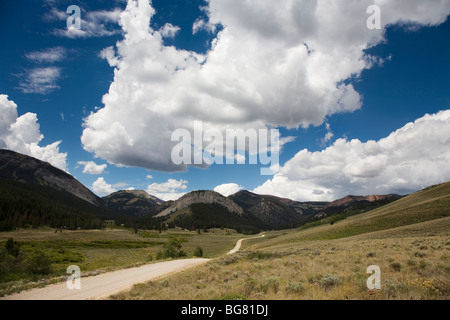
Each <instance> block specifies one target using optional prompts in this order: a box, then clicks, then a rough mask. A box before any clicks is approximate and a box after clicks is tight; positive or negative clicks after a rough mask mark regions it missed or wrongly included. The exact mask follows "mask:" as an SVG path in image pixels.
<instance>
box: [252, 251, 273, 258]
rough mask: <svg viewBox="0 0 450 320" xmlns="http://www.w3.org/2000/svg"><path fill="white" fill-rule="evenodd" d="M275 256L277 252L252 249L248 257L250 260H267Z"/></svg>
mask: <svg viewBox="0 0 450 320" xmlns="http://www.w3.org/2000/svg"><path fill="white" fill-rule="evenodd" d="M273 257H275V254H273V253H269V252H262V251H252V252H250V253H248V255H247V259H249V260H266V259H270V258H273Z"/></svg>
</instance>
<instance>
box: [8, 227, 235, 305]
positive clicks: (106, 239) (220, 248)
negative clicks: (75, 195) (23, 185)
mask: <svg viewBox="0 0 450 320" xmlns="http://www.w3.org/2000/svg"><path fill="white" fill-rule="evenodd" d="M242 237H243V236H242V235H239V234H237V233H236V232H235V231H234V230H229V229H224V230H222V229H210V230H209V231H208V232H201V233H197V232H191V231H185V230H181V229H171V230H168V231H162V232H161V233H159V232H158V231H142V230H139V231H138V233H135V232H134V231H133V230H130V229H125V228H108V229H106V230H76V231H72V230H63V231H62V232H60V231H58V232H55V229H52V228H45V227H44V228H39V229H22V230H17V231H10V232H1V233H0V248H3V247H4V246H5V244H6V241H7V240H8V239H9V238H13V239H14V240H15V241H16V242H17V244H18V246H19V247H20V252H21V255H20V257H19V258H21V257H22V256H23V258H22V259H19V260H20V263H21V264H25V263H26V261H27V257H29V256H32V255H33V254H35V253H38V254H40V253H43V254H44V255H45V256H47V257H48V258H49V260H50V263H51V267H52V271H51V272H49V273H48V274H45V275H43V274H29V273H27V272H24V271H19V272H15V273H5V272H3V273H1V272H0V275H1V277H0V296H2V295H5V294H9V293H13V292H18V291H20V290H23V289H27V288H30V287H36V286H44V285H47V284H49V283H54V282H57V281H62V280H64V279H65V276H66V275H67V274H66V270H67V267H68V266H70V265H77V266H79V267H80V269H81V272H82V276H89V275H95V274H99V273H103V272H108V271H113V270H117V269H123V268H130V267H136V266H139V265H143V264H146V263H155V262H157V260H156V257H157V254H158V251H162V250H163V249H164V244H165V243H167V242H168V241H169V240H170V239H172V238H176V239H179V240H181V243H182V250H183V252H184V253H185V254H186V257H192V256H193V255H194V251H195V249H196V248H198V247H200V248H202V251H203V257H207V258H215V257H218V256H220V255H221V254H223V253H226V252H227V251H229V250H230V249H232V248H233V247H234V245H235V243H236V241H237V240H238V239H240V238H242ZM0 271H1V270H0Z"/></svg>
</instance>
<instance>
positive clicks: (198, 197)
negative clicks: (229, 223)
mask: <svg viewBox="0 0 450 320" xmlns="http://www.w3.org/2000/svg"><path fill="white" fill-rule="evenodd" d="M197 203H206V204H214V203H216V204H219V205H221V206H223V207H225V208H226V209H227V210H228V211H230V212H233V213H236V214H238V215H243V214H244V210H243V209H242V208H241V207H240V206H238V205H237V204H236V203H235V202H234V201H233V200H231V199H229V198H227V197H224V196H223V195H221V194H220V193H218V192H215V191H211V190H197V191H192V192H189V193H188V194H185V195H184V196H182V197H181V198H180V199H178V200H176V201H174V202H173V203H172V205H170V206H169V207H168V208H166V209H165V210H163V211H162V212H160V213H159V214H158V215H157V216H156V217H164V216H168V215H170V214H172V213H174V212H176V211H179V210H181V209H184V208H187V207H189V206H191V205H193V204H197Z"/></svg>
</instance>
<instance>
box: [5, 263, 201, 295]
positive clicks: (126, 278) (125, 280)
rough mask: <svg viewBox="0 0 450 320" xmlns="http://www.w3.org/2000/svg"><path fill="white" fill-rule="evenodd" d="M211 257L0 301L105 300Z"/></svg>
mask: <svg viewBox="0 0 450 320" xmlns="http://www.w3.org/2000/svg"><path fill="white" fill-rule="evenodd" d="M208 261H209V259H182V260H173V261H165V262H159V263H154V264H148V265H145V266H141V267H137V268H130V269H123V270H118V271H113V272H108V273H104V274H101V275H98V276H93V277H87V278H81V289H79V290H76V289H73V290H69V289H68V288H67V284H66V282H63V283H58V284H53V285H49V286H47V287H44V288H37V289H31V290H28V291H23V292H20V293H17V294H13V295H10V296H6V297H2V298H0V300H86V299H102V298H106V297H109V296H110V295H112V294H115V293H118V292H120V291H124V290H127V289H129V288H131V287H132V286H133V285H134V284H137V283H142V282H146V281H150V280H152V279H155V278H159V277H161V276H166V275H169V274H171V273H174V272H179V271H182V270H186V269H188V268H191V267H195V266H198V265H201V264H203V263H206V262H208Z"/></svg>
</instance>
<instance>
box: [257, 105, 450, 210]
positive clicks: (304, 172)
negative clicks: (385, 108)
mask: <svg viewBox="0 0 450 320" xmlns="http://www.w3.org/2000/svg"><path fill="white" fill-rule="evenodd" d="M449 163H450V110H446V111H441V112H439V113H437V114H432V115H425V116H424V117H422V118H420V119H417V120H416V121H415V122H413V123H408V124H407V125H405V126H404V127H403V128H401V129H399V130H397V131H395V132H393V133H391V134H390V135H389V136H388V137H386V138H384V139H381V140H379V141H367V142H364V143H363V142H361V141H359V140H351V141H348V140H345V139H339V140H337V141H336V142H335V143H334V144H333V145H332V146H330V147H328V148H327V149H325V150H323V151H321V152H310V151H308V150H302V151H300V152H299V153H297V154H296V155H295V157H294V158H292V159H291V160H289V161H288V162H287V163H286V164H285V165H284V166H283V167H282V168H280V171H279V173H278V174H276V175H275V176H274V177H273V179H271V180H268V181H267V182H266V183H264V184H263V185H262V186H259V187H258V188H256V189H255V190H254V192H256V193H261V194H274V195H278V196H282V197H288V198H292V199H296V200H324V201H327V200H334V199H337V198H340V197H343V196H345V195H347V194H354V195H369V194H386V193H391V192H395V193H399V194H407V193H410V192H414V191H417V190H419V189H422V188H424V187H426V186H429V185H433V184H437V183H442V182H445V181H448V180H450V166H449V165H448V164H449Z"/></svg>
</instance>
